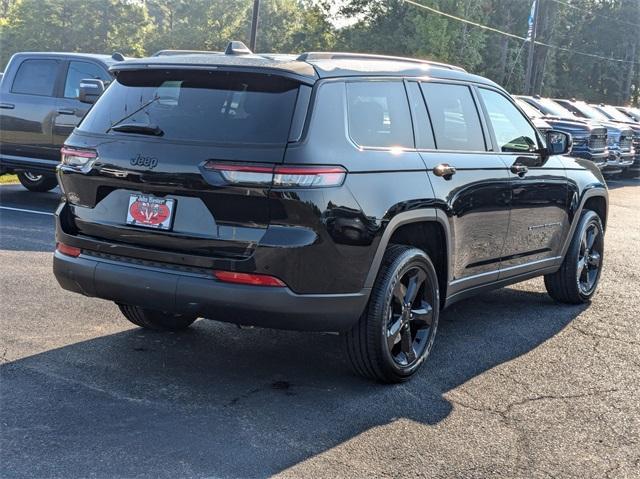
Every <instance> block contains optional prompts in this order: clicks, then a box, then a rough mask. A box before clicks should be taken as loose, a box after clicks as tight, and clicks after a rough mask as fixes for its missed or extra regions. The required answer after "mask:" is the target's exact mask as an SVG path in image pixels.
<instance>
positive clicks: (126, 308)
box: [118, 304, 198, 331]
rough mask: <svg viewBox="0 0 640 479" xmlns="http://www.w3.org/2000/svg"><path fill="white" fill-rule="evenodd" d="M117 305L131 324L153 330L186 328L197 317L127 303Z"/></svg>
mask: <svg viewBox="0 0 640 479" xmlns="http://www.w3.org/2000/svg"><path fill="white" fill-rule="evenodd" d="M118 307H119V308H120V311H121V312H122V314H123V315H124V317H125V318H127V319H128V320H129V321H131V322H132V323H133V324H135V325H136V326H140V327H141V328H145V329H151V330H154V331H180V330H182V329H187V328H188V327H189V326H191V324H192V323H193V322H194V321H195V320H196V319H198V317H197V316H194V315H186V314H175V313H169V312H165V311H156V310H153V309H147V308H141V307H139V306H130V305H127V304H118Z"/></svg>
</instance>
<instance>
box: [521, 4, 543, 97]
mask: <svg viewBox="0 0 640 479" xmlns="http://www.w3.org/2000/svg"><path fill="white" fill-rule="evenodd" d="M541 1H542V0H535V3H534V4H533V27H532V28H531V36H530V38H529V58H528V59H527V72H526V75H525V78H524V90H525V93H526V94H527V95H533V53H534V50H535V45H536V34H537V33H538V12H539V11H540V2H541Z"/></svg>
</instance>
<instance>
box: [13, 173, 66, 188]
mask: <svg viewBox="0 0 640 479" xmlns="http://www.w3.org/2000/svg"><path fill="white" fill-rule="evenodd" d="M18 180H19V181H20V183H22V186H24V187H25V188H26V189H28V190H29V191H33V192H35V193H44V192H46V191H51V190H52V189H54V188H55V187H56V186H58V179H57V178H56V177H55V176H53V175H45V174H42V175H38V174H36V173H32V172H30V171H21V172H19V173H18Z"/></svg>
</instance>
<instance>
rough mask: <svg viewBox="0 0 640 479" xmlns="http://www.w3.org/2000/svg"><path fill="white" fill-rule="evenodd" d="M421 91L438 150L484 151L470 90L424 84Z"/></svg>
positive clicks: (461, 87)
mask: <svg viewBox="0 0 640 479" xmlns="http://www.w3.org/2000/svg"><path fill="white" fill-rule="evenodd" d="M422 91H423V93H424V98H425V100H426V102H427V108H428V109H429V115H430V117H431V123H432V125H433V132H434V134H435V137H436V138H435V139H436V147H437V148H438V149H440V150H462V151H485V149H486V147H485V143H484V136H483V134H482V127H481V126H480V118H479V117H478V110H477V109H476V105H475V103H474V101H473V97H472V96H471V91H470V90H469V87H466V86H463V85H447V84H444V83H423V84H422Z"/></svg>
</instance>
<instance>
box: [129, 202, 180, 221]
mask: <svg viewBox="0 0 640 479" xmlns="http://www.w3.org/2000/svg"><path fill="white" fill-rule="evenodd" d="M129 213H130V214H131V217H132V218H133V219H134V220H135V221H136V223H142V224H145V225H159V224H161V223H164V222H165V221H166V220H167V218H169V215H170V214H171V211H169V207H168V206H167V205H166V204H158V203H150V202H147V201H140V200H138V201H134V202H133V203H132V205H131V207H130V208H129Z"/></svg>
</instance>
